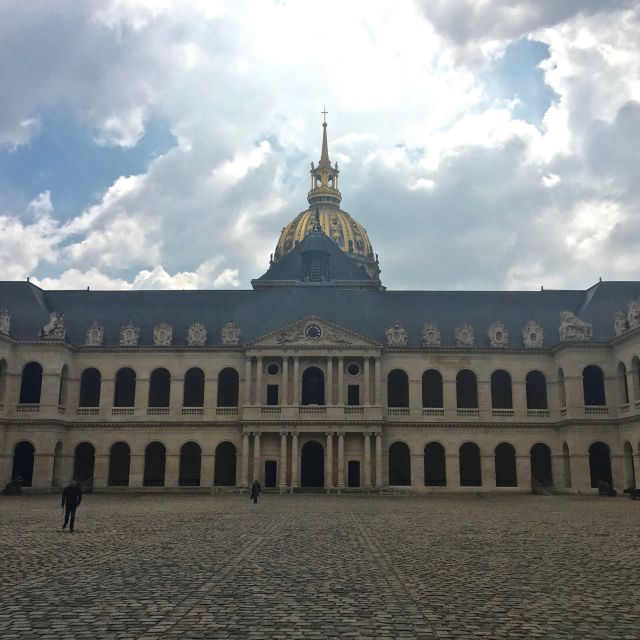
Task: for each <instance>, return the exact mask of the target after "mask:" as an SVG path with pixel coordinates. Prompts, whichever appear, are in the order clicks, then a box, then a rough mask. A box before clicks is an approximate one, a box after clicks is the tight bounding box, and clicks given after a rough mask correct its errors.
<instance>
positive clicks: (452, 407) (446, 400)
mask: <svg viewBox="0 0 640 640" xmlns="http://www.w3.org/2000/svg"><path fill="white" fill-rule="evenodd" d="M442 404H443V405H444V412H445V415H447V414H448V415H453V416H455V415H456V410H457V408H458V400H457V395H456V380H455V378H454V379H453V380H443V381H442ZM458 486H460V485H458Z"/></svg>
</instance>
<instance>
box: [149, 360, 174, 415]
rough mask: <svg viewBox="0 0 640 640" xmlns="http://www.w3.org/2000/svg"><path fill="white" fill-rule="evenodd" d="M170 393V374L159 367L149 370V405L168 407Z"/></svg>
mask: <svg viewBox="0 0 640 640" xmlns="http://www.w3.org/2000/svg"><path fill="white" fill-rule="evenodd" d="M170 395H171V374H170V373H169V372H168V371H167V370H166V369H164V368H163V367H159V368H158V369H154V370H153V371H152V372H151V377H150V378H149V406H150V407H168V406H169V397H170Z"/></svg>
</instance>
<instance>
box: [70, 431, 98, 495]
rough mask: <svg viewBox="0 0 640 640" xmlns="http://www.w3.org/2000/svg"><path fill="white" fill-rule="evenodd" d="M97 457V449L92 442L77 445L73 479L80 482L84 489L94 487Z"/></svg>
mask: <svg viewBox="0 0 640 640" xmlns="http://www.w3.org/2000/svg"><path fill="white" fill-rule="evenodd" d="M95 459H96V450H95V447H94V446H93V445H92V444H91V443H90V442H81V443H80V444H79V445H78V446H77V447H76V450H75V452H74V456H73V479H74V480H77V481H78V482H79V483H80V486H81V487H82V489H83V491H87V490H89V489H91V488H92V484H93V466H94V464H95Z"/></svg>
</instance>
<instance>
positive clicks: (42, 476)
mask: <svg viewBox="0 0 640 640" xmlns="http://www.w3.org/2000/svg"><path fill="white" fill-rule="evenodd" d="M53 458H54V455H53V452H52V453H38V451H37V450H36V452H35V454H34V457H33V479H32V481H31V486H32V487H33V488H34V489H48V488H50V487H51V481H52V479H53Z"/></svg>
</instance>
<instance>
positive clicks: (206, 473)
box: [200, 453, 216, 487]
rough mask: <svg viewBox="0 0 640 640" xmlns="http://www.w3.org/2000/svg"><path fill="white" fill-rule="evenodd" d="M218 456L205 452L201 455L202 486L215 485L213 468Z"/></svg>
mask: <svg viewBox="0 0 640 640" xmlns="http://www.w3.org/2000/svg"><path fill="white" fill-rule="evenodd" d="M215 464H216V456H215V454H214V453H203V454H202V455H201V457H200V486H201V487H213V470H214V469H215Z"/></svg>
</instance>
